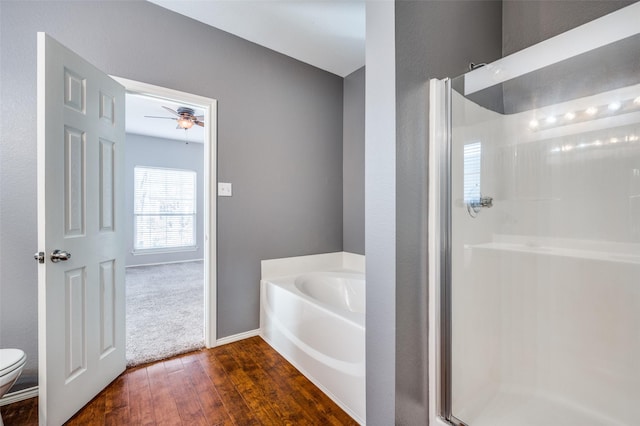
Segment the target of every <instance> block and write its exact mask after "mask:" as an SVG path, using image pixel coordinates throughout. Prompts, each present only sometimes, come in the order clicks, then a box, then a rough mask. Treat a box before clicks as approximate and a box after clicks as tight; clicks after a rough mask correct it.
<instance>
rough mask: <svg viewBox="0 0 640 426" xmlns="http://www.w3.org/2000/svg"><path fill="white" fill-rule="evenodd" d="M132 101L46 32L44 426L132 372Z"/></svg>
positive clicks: (41, 209)
mask: <svg viewBox="0 0 640 426" xmlns="http://www.w3.org/2000/svg"><path fill="white" fill-rule="evenodd" d="M124 96H125V90H124V88H123V87H122V86H121V85H120V84H119V83H116V82H115V81H114V80H112V79H111V78H109V77H108V76H107V75H106V74H104V73H103V72H101V71H100V70H98V69H97V68H95V67H94V66H92V65H91V64H89V63H88V62H86V61H85V60H83V59H82V58H81V57H79V56H78V55H76V54H75V53H73V52H71V51H70V50H69V49H67V48H65V47H64V46H62V45H61V44H59V43H58V42H56V41H55V40H53V39H52V38H51V37H49V36H47V35H46V34H44V33H38V250H39V252H40V253H41V254H43V255H42V256H41V257H40V259H39V261H40V262H41V263H40V264H39V266H38V268H39V269H38V315H39V318H38V329H39V341H38V342H39V349H38V351H39V379H38V380H39V392H40V394H39V395H40V400H39V407H40V424H41V425H48V426H55V425H61V424H62V423H64V422H65V421H66V420H67V419H69V418H70V417H71V416H72V415H73V414H74V413H75V412H76V411H78V410H79V409H80V408H82V406H84V405H85V404H86V403H87V402H89V401H90V400H91V399H92V398H93V397H94V396H95V395H96V394H98V393H99V392H100V391H101V390H102V389H103V388H104V387H105V386H106V385H107V384H109V383H110V382H111V381H112V380H113V379H115V378H116V377H117V376H118V375H119V374H120V373H122V372H123V371H124V369H125V367H126V361H125V324H124V318H125V314H124V303H125V298H124V296H125V295H124V256H123V254H124V239H123V235H124V234H123V232H122V231H123V229H122V224H123V210H122V209H123V203H122V198H123V195H122V191H123V181H122V178H121V176H122V175H123V173H121V167H123V165H124V161H123V158H124V157H123V155H124V149H123V148H124V146H123V143H124V105H125V103H124V99H125V98H124ZM54 250H61V253H59V254H58V255H52V253H53V252H54ZM67 253H68V254H69V255H70V257H69V256H67ZM55 257H57V258H58V259H55ZM67 257H69V258H68V259H67V260H65V258H67ZM56 260H57V261H56Z"/></svg>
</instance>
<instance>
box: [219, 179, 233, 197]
mask: <svg viewBox="0 0 640 426" xmlns="http://www.w3.org/2000/svg"><path fill="white" fill-rule="evenodd" d="M218 197H231V184H230V183H229V182H218Z"/></svg>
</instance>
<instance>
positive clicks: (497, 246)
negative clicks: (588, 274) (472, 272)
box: [464, 235, 640, 265]
mask: <svg viewBox="0 0 640 426" xmlns="http://www.w3.org/2000/svg"><path fill="white" fill-rule="evenodd" d="M464 248H465V249H466V250H497V251H511V252H519V253H531V254H539V255H546V256H561V257H571V258H576V259H589V260H600V261H605V262H619V263H629V264H635V265H640V244H633V243H616V242H598V241H590V240H573V239H561V238H544V237H530V236H522V235H494V237H493V241H491V242H488V243H480V244H465V246H464Z"/></svg>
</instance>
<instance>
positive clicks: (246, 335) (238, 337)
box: [216, 328, 260, 346]
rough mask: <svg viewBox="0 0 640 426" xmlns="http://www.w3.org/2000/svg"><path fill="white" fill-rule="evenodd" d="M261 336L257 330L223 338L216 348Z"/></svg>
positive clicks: (218, 341) (219, 340)
mask: <svg viewBox="0 0 640 426" xmlns="http://www.w3.org/2000/svg"><path fill="white" fill-rule="evenodd" d="M259 335H260V329H259V328H256V329H255V330H249V331H245V332H244V333H238V334H234V335H232V336H227V337H223V338H222V339H218V340H217V341H216V346H220V345H226V344H228V343H233V342H238V341H240V340H244V339H248V338H250V337H255V336H259Z"/></svg>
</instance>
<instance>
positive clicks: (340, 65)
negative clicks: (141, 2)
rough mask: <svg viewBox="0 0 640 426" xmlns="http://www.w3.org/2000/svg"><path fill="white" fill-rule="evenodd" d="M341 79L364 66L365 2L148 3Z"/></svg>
mask: <svg viewBox="0 0 640 426" xmlns="http://www.w3.org/2000/svg"><path fill="white" fill-rule="evenodd" d="M149 1H151V2H152V3H155V4H157V5H159V6H162V7H164V8H167V9H169V10H172V11H174V12H177V13H179V14H181V15H185V16H188V17H190V18H193V19H195V20H198V21H200V22H203V23H205V24H207V25H210V26H212V27H215V28H218V29H221V30H223V31H226V32H229V33H231V34H235V35H237V36H238V37H242V38H244V39H246V40H249V41H252V42H254V43H256V44H259V45H261V46H264V47H267V48H269V49H272V50H275V51H277V52H280V53H282V54H285V55H287V56H291V57H292V58H295V59H298V60H300V61H302V62H306V63H308V64H311V65H313V66H315V67H318V68H321V69H323V70H326V71H329V72H331V73H333V74H337V75H339V76H341V77H345V76H347V75H349V74H351V73H352V72H353V71H355V70H357V69H359V68H360V67H362V66H364V61H365V0H149Z"/></svg>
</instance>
